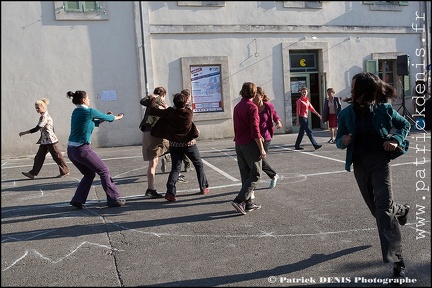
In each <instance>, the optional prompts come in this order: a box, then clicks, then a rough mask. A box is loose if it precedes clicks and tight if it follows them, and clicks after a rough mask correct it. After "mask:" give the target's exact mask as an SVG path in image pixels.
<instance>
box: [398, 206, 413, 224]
mask: <svg viewBox="0 0 432 288" xmlns="http://www.w3.org/2000/svg"><path fill="white" fill-rule="evenodd" d="M404 207H405V214H404V215H402V216H399V217H397V220H398V222H399V224H400V225H401V226H404V225H405V224H406V223H407V221H408V212H409V210H410V206H408V205H406V204H405V205H404Z"/></svg>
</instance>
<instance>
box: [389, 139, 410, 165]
mask: <svg viewBox="0 0 432 288" xmlns="http://www.w3.org/2000/svg"><path fill="white" fill-rule="evenodd" d="M408 148H409V141H408V140H406V139H405V140H404V141H403V142H402V144H401V145H400V146H398V147H397V148H396V150H394V151H392V152H391V154H390V159H391V160H393V159H396V158H398V157H399V156H401V155H404V154H406V153H407V152H408Z"/></svg>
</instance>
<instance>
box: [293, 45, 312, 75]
mask: <svg viewBox="0 0 432 288" xmlns="http://www.w3.org/2000/svg"><path fill="white" fill-rule="evenodd" d="M289 57H290V63H291V67H290V70H291V72H308V71H317V70H318V66H317V61H316V59H317V55H316V52H315V51H308V50H298V51H295V52H294V51H293V52H291V51H290V55H289Z"/></svg>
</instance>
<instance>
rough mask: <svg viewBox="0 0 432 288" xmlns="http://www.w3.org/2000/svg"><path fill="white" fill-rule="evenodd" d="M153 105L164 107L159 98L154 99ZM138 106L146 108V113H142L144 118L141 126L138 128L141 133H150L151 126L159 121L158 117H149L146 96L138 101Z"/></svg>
mask: <svg viewBox="0 0 432 288" xmlns="http://www.w3.org/2000/svg"><path fill="white" fill-rule="evenodd" d="M155 101H156V102H155V103H156V105H157V106H163V105H164V101H163V100H162V98H161V97H160V96H157V97H156V99H155ZM140 104H141V105H143V106H145V107H147V108H146V111H145V113H144V117H143V119H142V121H141V124H140V126H139V128H140V129H141V131H150V130H151V129H152V128H153V126H154V125H155V124H156V122H157V121H158V120H159V117H157V116H151V115H150V114H149V110H150V109H149V108H148V107H149V105H150V97H149V96H146V97H144V98H142V99H141V100H140Z"/></svg>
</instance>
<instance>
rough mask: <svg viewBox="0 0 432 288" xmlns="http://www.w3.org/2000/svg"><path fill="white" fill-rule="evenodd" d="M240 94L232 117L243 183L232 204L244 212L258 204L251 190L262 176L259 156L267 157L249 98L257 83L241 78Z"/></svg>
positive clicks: (258, 206) (258, 122)
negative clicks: (242, 80) (243, 80)
mask: <svg viewBox="0 0 432 288" xmlns="http://www.w3.org/2000/svg"><path fill="white" fill-rule="evenodd" d="M239 94H240V96H241V99H240V102H239V103H237V105H236V106H235V107H234V113H233V121H234V143H235V151H236V155H237V164H238V167H239V170H240V177H241V182H242V187H241V189H240V191H239V193H238V194H237V196H236V197H235V198H234V200H233V201H232V202H231V204H232V206H233V207H234V208H235V209H236V210H237V212H239V213H241V214H243V215H245V214H246V213H247V212H250V211H254V210H258V209H260V208H261V205H259V204H257V203H255V201H254V198H255V197H254V190H255V187H256V185H257V183H258V181H259V180H260V178H261V170H262V160H263V159H265V157H266V151H265V149H264V145H263V142H264V139H263V138H262V137H261V134H260V118H259V113H258V106H257V105H255V103H254V102H253V101H252V99H253V98H254V97H255V96H256V94H257V86H256V84H255V83H252V82H244V83H243V85H242V89H241V90H240V93H239Z"/></svg>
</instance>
